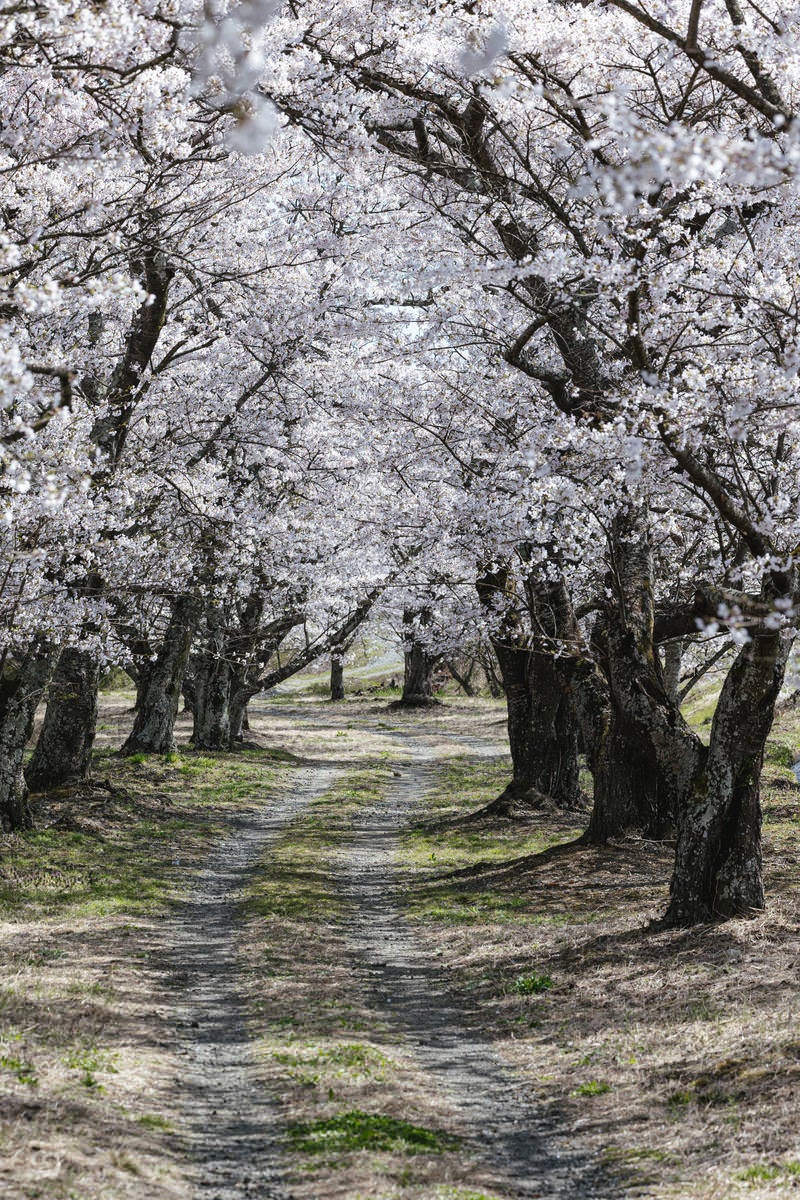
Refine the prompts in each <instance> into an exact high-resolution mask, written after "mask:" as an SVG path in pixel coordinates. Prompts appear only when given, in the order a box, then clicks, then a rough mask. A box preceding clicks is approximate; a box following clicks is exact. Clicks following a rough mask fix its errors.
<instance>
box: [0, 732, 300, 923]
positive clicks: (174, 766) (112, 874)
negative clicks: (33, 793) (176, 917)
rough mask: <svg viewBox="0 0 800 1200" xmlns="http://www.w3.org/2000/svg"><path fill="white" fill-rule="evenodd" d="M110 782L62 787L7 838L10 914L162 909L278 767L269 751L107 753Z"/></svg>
mask: <svg viewBox="0 0 800 1200" xmlns="http://www.w3.org/2000/svg"><path fill="white" fill-rule="evenodd" d="M96 769H97V770H98V771H99V770H102V772H103V774H104V775H106V774H107V775H108V781H107V789H105V788H104V789H102V790H101V789H99V788H91V787H81V786H79V787H78V788H77V789H62V790H61V791H59V792H56V793H54V794H53V795H52V796H50V795H49V796H47V797H43V798H40V799H37V800H35V801H34V809H35V817H36V825H37V827H36V828H34V829H33V830H29V831H25V832H21V833H16V834H8V835H5V836H4V837H2V838H0V842H2V868H1V869H0V913H1V914H2V915H3V917H5V918H6V919H14V918H15V917H19V916H21V915H23V914H24V915H25V916H26V917H30V916H31V915H33V914H34V913H37V912H38V913H40V914H42V915H53V916H55V915H62V916H67V915H69V916H72V917H80V916H88V917H105V916H110V915H114V914H122V913H124V914H130V915H140V916H141V915H149V914H153V913H157V912H162V911H164V909H165V908H166V906H167V905H168V904H169V902H170V901H171V900H172V899H173V898H174V896H175V894H176V884H178V885H179V884H180V882H181V873H182V871H183V870H185V868H186V866H187V865H190V864H191V863H192V862H195V861H199V860H200V858H201V857H202V855H203V854H204V853H205V851H206V850H207V849H208V847H209V846H210V845H211V843H212V842H213V840H214V839H215V838H216V837H219V836H221V834H222V833H223V832H224V827H225V818H226V812H227V811H228V810H230V809H235V808H239V809H241V807H242V806H243V805H244V804H246V803H247V801H252V799H253V797H255V796H263V794H264V790H265V787H268V786H270V785H272V784H274V783H275V782H276V781H277V779H278V775H277V770H278V768H277V767H276V766H275V765H273V762H272V759H271V756H270V755H267V754H261V753H260V752H259V753H257V754H256V755H253V756H248V757H247V759H245V760H244V761H242V760H238V759H236V758H232V757H231V756H230V755H220V756H219V757H214V758H212V757H210V756H206V757H201V756H193V755H184V754H177V755H174V754H173V755H166V756H152V755H151V756H147V755H134V756H133V757H132V758H128V759H120V758H118V757H112V756H109V755H108V754H107V753H104V752H102V751H101V752H100V753H99V754H98V755H97V756H96Z"/></svg>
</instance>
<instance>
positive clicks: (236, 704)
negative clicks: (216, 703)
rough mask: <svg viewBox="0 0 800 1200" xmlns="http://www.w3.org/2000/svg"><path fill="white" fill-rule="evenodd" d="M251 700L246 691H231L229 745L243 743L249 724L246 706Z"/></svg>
mask: <svg viewBox="0 0 800 1200" xmlns="http://www.w3.org/2000/svg"><path fill="white" fill-rule="evenodd" d="M250 700H251V696H250V693H249V692H248V691H246V690H244V691H243V690H241V689H236V690H233V689H231V698H230V728H231V734H230V744H231V745H233V743H234V742H242V741H244V735H245V733H246V732H247V731H248V730H249V728H250V722H249V721H248V719H247V705H248V704H249V702H250Z"/></svg>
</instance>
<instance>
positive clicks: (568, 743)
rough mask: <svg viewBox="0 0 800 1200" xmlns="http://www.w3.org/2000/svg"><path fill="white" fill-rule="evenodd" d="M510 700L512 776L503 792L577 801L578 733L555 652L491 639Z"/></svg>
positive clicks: (527, 798)
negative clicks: (542, 652) (530, 648)
mask: <svg viewBox="0 0 800 1200" xmlns="http://www.w3.org/2000/svg"><path fill="white" fill-rule="evenodd" d="M494 649H495V654H496V655H497V660H498V662H499V664H500V671H501V674H502V677H503V687H504V690H505V694H506V703H507V705H508V740H509V745H510V748H511V762H512V765H513V777H512V780H511V783H510V784H509V785H508V787H507V788H506V791H505V792H504V794H503V797H501V800H502V799H503V798H505V799H506V800H507V801H508V804H509V806H512V805H513V804H517V805H519V804H523V805H525V804H530V803H534V804H536V803H539V802H541V800H542V799H543V798H547V799H548V800H550V801H552V802H554V803H555V804H557V805H558V806H559V807H560V808H575V807H577V806H578V804H579V801H580V787H579V781H578V771H579V767H578V737H577V725H576V721H575V715H574V712H573V710H572V705H571V703H570V699H569V695H568V693H567V690H566V688H565V680H564V674H563V670H564V668H563V666H562V664H561V663H559V662H558V660H556V658H555V657H554V656H553V655H549V654H541V653H538V652H536V651H533V650H529V649H525V648H520V647H518V646H511V645H504V644H503V643H501V642H499V641H498V642H497V643H496V644H495V648H494Z"/></svg>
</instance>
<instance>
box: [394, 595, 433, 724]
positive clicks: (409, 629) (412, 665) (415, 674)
mask: <svg viewBox="0 0 800 1200" xmlns="http://www.w3.org/2000/svg"><path fill="white" fill-rule="evenodd" d="M429 622H430V614H429V613H427V612H426V611H425V610H424V609H423V610H422V612H419V613H415V612H411V611H410V610H408V611H406V612H405V613H403V627H404V635H405V644H406V650H405V652H404V654H403V662H404V672H403V694H402V696H401V697H400V699H399V700H398V701H397V703H398V704H400V705H402V706H404V707H406V708H421V707H424V706H426V705H430V704H435V703H436V701H435V700H434V698H433V683H432V680H431V676H432V674H433V669H434V667H435V666H436V662H437V659H436V657H435V656H434V655H432V654H430V653H429V651H428V648H427V646H426V645H425V643H424V642H423V641H422V640H421V639H420V636H419V629H420V628H421V627H423V626H425V625H427V624H429Z"/></svg>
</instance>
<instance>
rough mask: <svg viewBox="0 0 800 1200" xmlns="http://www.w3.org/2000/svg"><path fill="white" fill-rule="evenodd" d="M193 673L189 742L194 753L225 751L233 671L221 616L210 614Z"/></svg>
mask: <svg viewBox="0 0 800 1200" xmlns="http://www.w3.org/2000/svg"><path fill="white" fill-rule="evenodd" d="M195 661H196V665H195V672H194V689H195V701H194V711H193V713H192V717H193V727H192V742H193V743H194V746H195V749H196V750H229V749H230V746H231V688H232V684H233V669H232V659H231V653H230V647H229V645H228V636H227V630H226V627H225V622H224V619H223V617H222V615H221V614H220V613H218V612H216V611H215V610H213V609H212V610H211V611H210V612H209V613H208V617H207V630H206V637H205V642H204V645H203V649H202V651H201V653H200V654H198V656H197V659H196V660H195Z"/></svg>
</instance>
